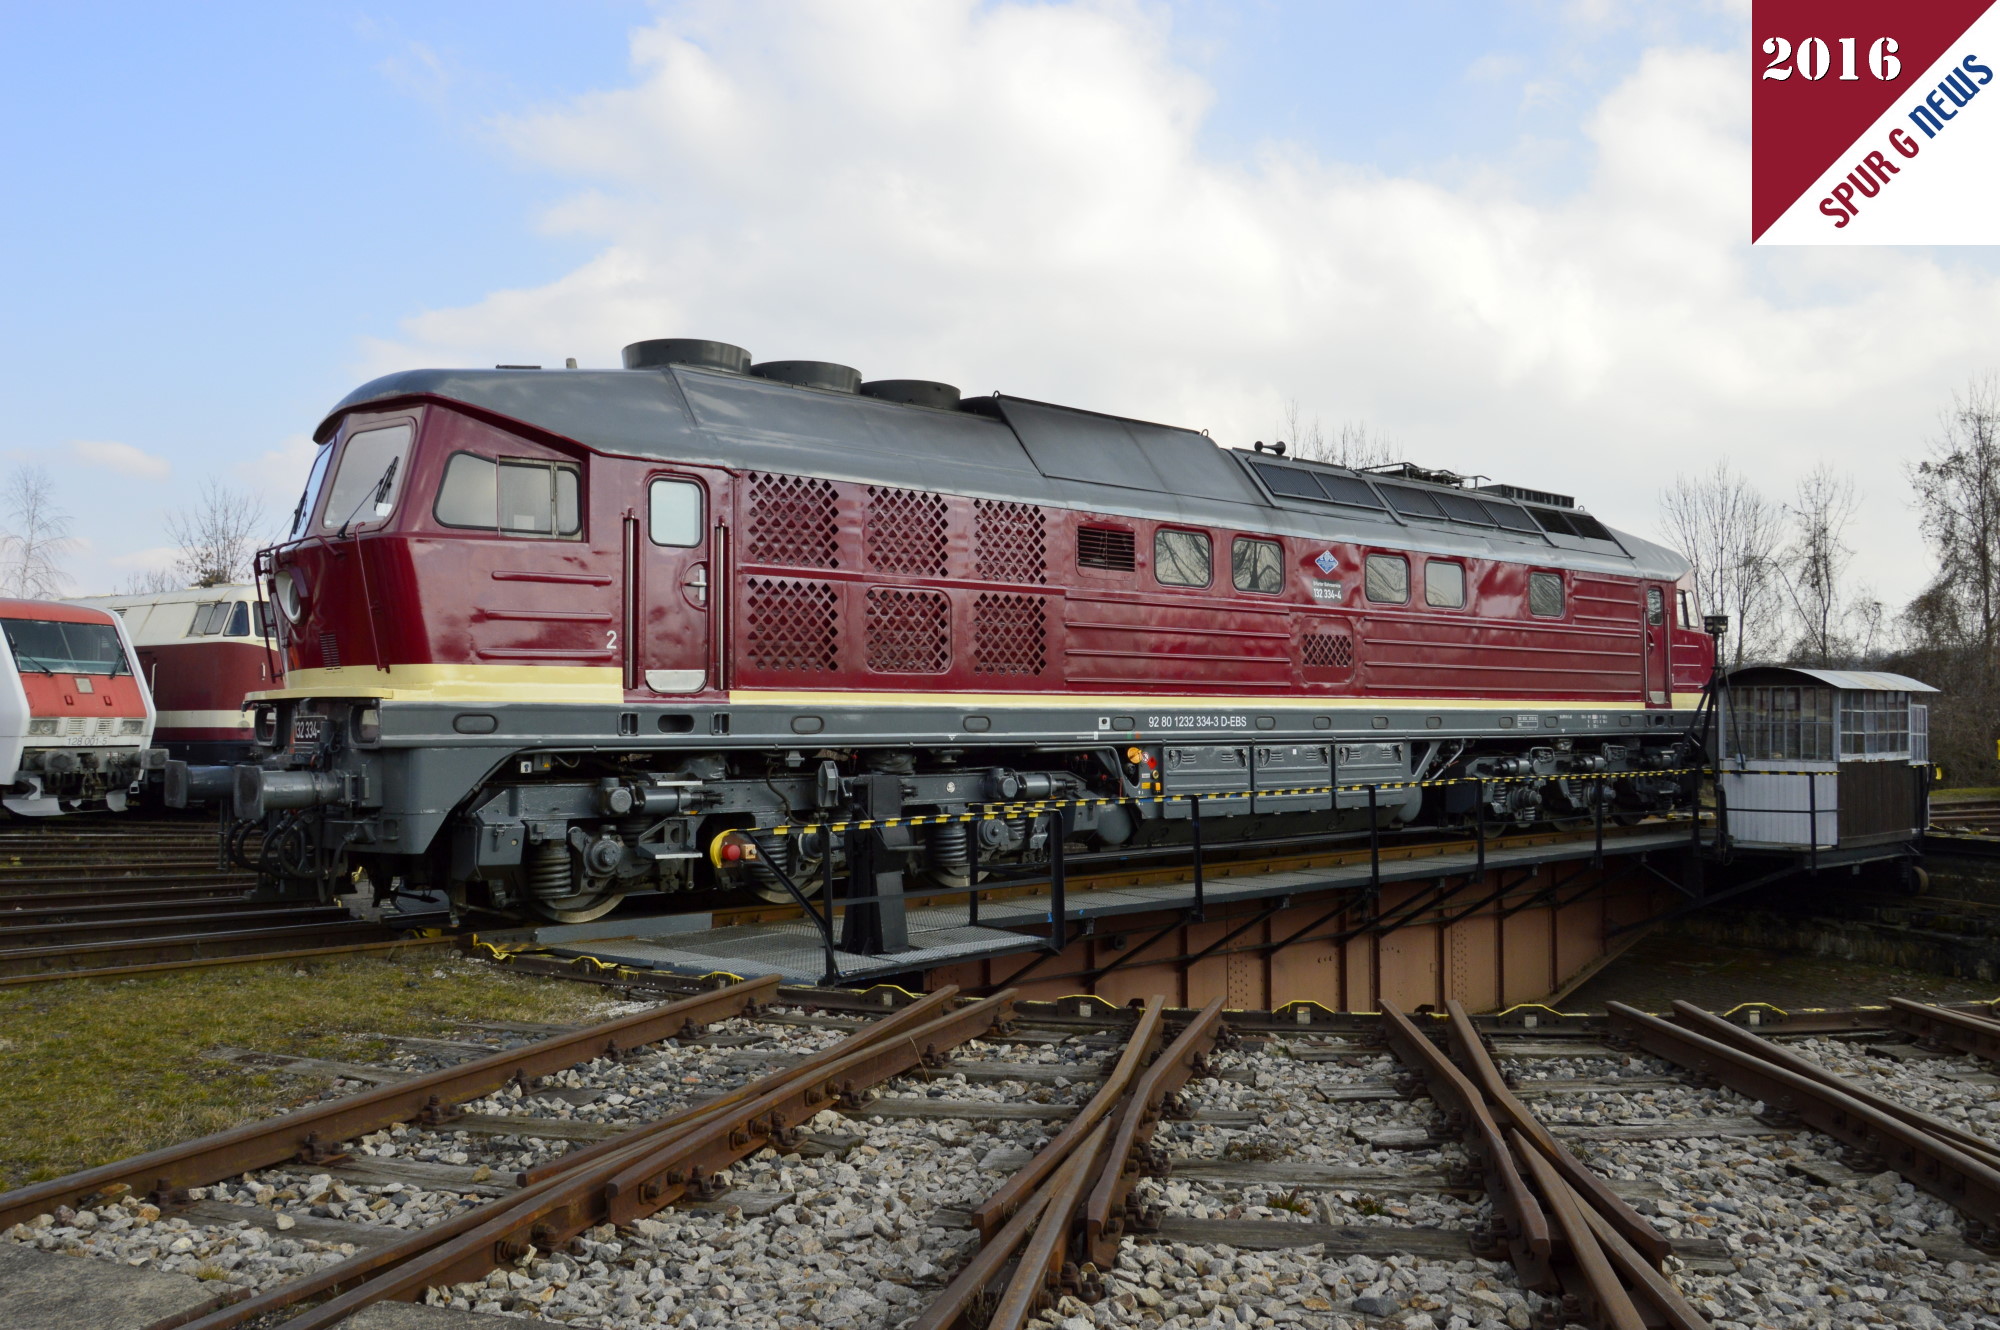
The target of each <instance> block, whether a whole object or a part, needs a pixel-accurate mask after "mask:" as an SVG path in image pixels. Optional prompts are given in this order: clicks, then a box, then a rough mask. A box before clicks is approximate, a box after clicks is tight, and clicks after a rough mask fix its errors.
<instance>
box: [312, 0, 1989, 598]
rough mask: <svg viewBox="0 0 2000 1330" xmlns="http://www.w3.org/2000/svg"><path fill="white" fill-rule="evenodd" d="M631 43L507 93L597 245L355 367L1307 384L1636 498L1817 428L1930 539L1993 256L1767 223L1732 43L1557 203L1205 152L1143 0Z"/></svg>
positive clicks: (1910, 557) (1864, 484)
mask: <svg viewBox="0 0 2000 1330" xmlns="http://www.w3.org/2000/svg"><path fill="white" fill-rule="evenodd" d="M1593 8H1601V6H1596V7H1594V6H1592V5H1590V4H1584V5H1582V6H1580V7H1579V13H1578V17H1579V18H1580V19H1582V20H1584V21H1589V19H1590V15H1591V13H1592V11H1593ZM633 58H634V64H635V76H634V80H633V82H632V83H631V85H630V86H628V87H624V88H619V89H615V90H609V91H603V92H598V93H595V94H592V95H589V96H586V97H583V98H580V99H578V100H577V101H575V102H574V103H572V104H570V105H568V106H565V107H562V108H558V109H552V110H547V111H544V112H541V113H537V114H533V115H526V116H522V117H520V118H517V119H514V120H510V121H507V122H505V123H503V124H501V125H500V126H498V132H499V133H500V135H501V136H502V138H503V139H504V141H505V142H507V143H508V144H510V145H512V146H513V147H514V148H515V149H516V150H517V151H518V152H519V153H520V154H522V155H523V156H524V157H525V158H527V159H529V160H531V161H533V162H535V163H538V164H540V165H542V166H544V167H547V168H549V169H551V170H554V171H558V172H562V173H566V174H568V175H571V176H573V177H575V178H576V179H577V181H578V187H577V190H576V192H575V193H574V195H573V196H572V197H570V198H569V199H567V200H566V201H565V202H563V203H561V204H560V205H558V206H557V207H555V208H554V209H553V210H552V211H551V212H550V213H549V215H548V216H547V218H546V224H547V225H548V226H549V227H551V228H552V229H555V230H558V231H565V232H573V233H580V234H585V235H588V236H591V237H594V238H597V239H598V240H599V241H600V243H601V248H600V250H599V252H598V253H597V254H596V255H595V257H593V258H592V259H591V260H590V261H589V262H587V263H585V264H584V265H583V266H581V267H579V268H578V269H576V270H575V271H573V272H571V273H569V274H567V275H566V276H564V277H562V278H561V279H559V280H557V281H555V282H552V283H549V284H548V285H546V286H541V287H536V288H532V289H524V290H508V291H499V292H495V293H494V294H492V295H491V296H489V297H488V298H486V299H485V300H483V301H481V302H479V303H478V304H476V305H473V306H471V307H468V308H463V309H451V310H439V311H433V312H430V313H427V314H423V315H420V316H418V317H416V318H413V319H411V320H409V321H408V323H407V324H406V325H405V327H404V329H403V336H402V337H401V338H400V339H399V340H398V341H396V342H393V343H389V342H379V343H373V344H371V345H369V346H368V347H367V348H366V352H365V354H366V357H367V359H368V360H369V361H370V368H374V369H389V368H400V367H406V366H408V365H411V364H414V363H459V364H474V365H478V364H492V363H496V362H499V361H523V360H525V361H539V362H540V363H544V364H551V363H553V364H560V363H562V357H564V356H566V355H577V356H580V357H582V358H583V359H584V362H585V363H615V356H616V348H617V347H618V346H619V345H620V344H621V343H623V342H626V341H632V340H637V339H639V338H643V337H657V336H675V335H679V336H700V337H717V338H722V339H725V340H730V341H735V342H739V343H742V344H744V345H746V346H748V347H750V348H751V349H752V351H754V352H755V353H757V355H758V356H759V357H760V358H766V359H778V358H789V357H810V358H823V359H833V360H840V361H844V362H846V363H850V364H854V365H857V366H859V367H860V368H862V369H863V370H864V371H866V372H868V373H869V374H870V375H871V376H881V377H905V376H908V377H929V378H940V379H945V380H948V381H952V382H956V383H958V384H960V385H962V386H963V387H964V388H965V389H967V390H968V391H971V392H984V391H988V390H991V389H993V388H1005V389H1006V390H1008V391H1010V392H1016V393H1021V394H1024V395H1027V396H1033V397H1041V398H1045V399H1050V400H1056V401H1064V402H1070V403H1074V404H1076V405H1079V406H1087V407H1091V408H1095V409H1100V410H1109V411H1117V412H1122V413H1127V414H1131V415H1137V416H1142V417H1149V418H1154V419H1163V420H1170V421H1175V422H1178V423H1183V424H1189V425H1193V426H1198V427H1200V426H1205V427H1208V428H1210V429H1211V430H1212V431H1213V432H1214V434H1215V435H1216V437H1217V438H1218V439H1220V440H1222V441H1224V442H1230V443H1242V444H1247V443H1248V442H1249V441H1250V440H1251V439H1252V438H1259V437H1262V438H1269V437H1272V432H1273V430H1274V429H1275V427H1276V422H1277V420H1278V419H1279V416H1280V413H1281V409H1282V403H1283V402H1285V401H1286V400H1287V399H1290V398H1298V399H1300V400H1302V401H1303V402H1304V403H1306V405H1307V409H1308V411H1309V412H1310V411H1314V410H1317V411H1319V412H1321V413H1323V414H1324V415H1325V416H1326V417H1327V418H1328V419H1329V421H1330V422H1331V421H1339V420H1343V419H1345V420H1362V419H1365V420H1367V421H1368V422H1370V423H1371V424H1372V425H1373V426H1375V427H1377V428H1379V429H1382V430H1384V431H1385V432H1386V433H1388V434H1389V435H1390V436H1391V437H1392V438H1394V439H1395V440H1397V441H1398V442H1399V443H1400V444H1401V445H1402V447H1403V451H1404V452H1405V453H1406V454H1407V455H1408V456H1409V457H1410V459H1411V460H1414V461H1420V462H1426V463H1429V464H1432V465H1442V466H1449V467H1453V468H1455V469H1458V470H1463V471H1474V472H1481V473H1485V474H1487V475H1490V476H1494V477H1496V478H1502V479H1511V480H1515V481H1517V482H1519V483H1523V484H1528V485H1534V486H1537V487H1541V488H1548V489H1555V490H1560V491H1564V492H1570V493H1574V494H1576V495H1578V496H1579V497H1580V498H1581V499H1582V501H1583V502H1584V503H1585V504H1587V505H1588V506H1590V507H1591V508H1592V509H1594V510H1595V511H1597V512H1599V513H1600V514H1602V515H1604V516H1606V517H1607V518H1608V519H1609V520H1611V521H1613V522H1614V523H1617V524H1620V525H1624V526H1627V527H1630V528H1635V529H1639V530H1642V531H1643V530H1650V529H1653V527H1654V525H1655V517H1656V507H1655V503H1656V494H1657V492H1658V490H1659V488H1660V486H1661V485H1662V484H1663V483H1664V482H1665V481H1667V480H1669V479H1671V477H1672V475H1673V473H1674V472H1676V471H1680V470H1690V471H1691V470H1695V469H1700V468H1705V467H1706V466H1707V465H1709V464H1710V463H1711V462H1712V461H1713V460H1715V459H1717V458H1722V457H1728V458H1730V459H1732V460H1734V461H1735V462H1736V463H1737V464H1738V465H1739V466H1740V467H1742V468H1743V469H1745V470H1748V471H1750V472H1751V473H1752V474H1754V475H1756V476H1757V477H1758V478H1759V479H1760V480H1762V481H1763V482H1764V483H1766V484H1767V486H1768V487H1769V488H1770V489H1772V490H1773V491H1774V492H1783V491H1785V490H1787V489H1788V488H1789V486H1790V484H1791V482H1792V480H1793V478H1794V477H1796V476H1797V475H1799V474H1801V473H1803V472H1804V471H1805V470H1807V469H1808V468H1809V467H1810V466H1811V465H1813V464H1814V463H1815V462H1817V461H1819V460H1821V459H1826V460H1830V461H1832V462H1834V463H1835V464H1836V465H1838V466H1841V467H1843V468H1845V469H1847V470H1848V471H1850V472H1851V473H1853V474H1854V475H1855V476H1856V477H1857V479H1858V480H1859V481H1860V484H1861V488H1862V489H1863V491H1864V492H1865V493H1866V494H1867V495H1868V499H1867V502H1866V507H1865V509H1864V513H1863V519H1862V522H1861V524H1860V527H1859V528H1858V529H1857V531H1856V532H1855V533H1854V535H1855V543H1856V544H1857V545H1860V546H1861V547H1863V548H1867V549H1869V550H1870V551H1871V556H1872V557H1871V558H1870V559H1869V560H1868V562H1867V570H1868V575H1869V576H1870V577H1871V578H1872V579H1873V580H1874V581H1875V582H1876V584H1877V585H1878V587H1879V588H1880V589H1882V590H1884V591H1887V592H1889V593H1891V594H1893V595H1894V596H1896V597H1898V598H1900V597H1905V596H1907V595H1908V594H1910V593H1911V592H1912V591H1914V590H1915V589H1916V586H1917V585H1918V583H1919V582H1920V580H1921V578H1922V576H1923V574H1924V560H1923V558H1922V555H1921V552H1920V551H1919V550H1917V549H1916V547H1915V543H1914V540H1913V531H1914V523H1913V522H1912V520H1911V517H1910V514H1909V512H1908V511H1907V506H1906V502H1905V497H1904V496H1905V495H1906V493H1907V489H1906V487H1905V486H1904V485H1903V483H1902V481H1901V477H1900V474H1899V473H1898V470H1897V467H1896V459H1898V458H1899V457H1907V456H1910V455H1913V454H1914V453H1915V452H1916V451H1917V450H1918V449H1919V448H1920V447H1921V443H1922V440H1923V438H1924V437H1925V436H1926V434H1927V433H1928V432H1929V429H1930V426H1931V422H1932V421H1933V419H1934V417H1935V413H1936V410H1937V408H1938V407H1939V406H1941V405H1943V404H1944V403H1945V401H1946V400H1947V398H1948V395H1949V392H1950V390H1951V389H1952V388H1954V387H1956V386H1958V385H1961V384H1963V383H1964V382H1965V381H1966V379H1967V378H1968V377H1969V376H1970V375H1971V374H1972V373H1973V372H1975V371H1977V370H1981V369H1984V368H1987V367H1989V366H1990V360H1989V359H1988V357H1987V355H1986V353H1985V352H1984V350H1983V348H1985V347H1987V346H1989V345H1990V337H1989V329H1990V322H1991V315H1990V311H1991V310H1992V308H1993V307H1994V299H1995V296H1996V291H1995V286H1996V283H1995V282H1994V280H1993V279H1992V278H1991V277H1990V276H1988V275H1986V274H1984V273H1981V272H1976V271H1971V272H1968V271H1953V270H1949V269H1947V268H1946V267H1945V266H1944V264H1943V262H1942V261H1941V260H1940V259H1939V258H1937V257H1936V256H1935V255H1932V254H1925V253H1919V252H1902V251H1872V252H1861V251H1819V252H1812V253H1804V252H1769V251H1760V252H1753V251H1752V250H1751V249H1750V248H1749V246H1748V243H1747V241H1748V234H1749V200H1748V180H1749V162H1748V118H1749V117H1748V94H1747V89H1746V87H1745V83H1744V74H1743V67H1742V59H1741V53H1740V51H1736V50H1727V51H1720V50H1708V49H1689V48H1678V47H1656V48H1655V49H1652V50H1650V51H1648V52H1647V53H1646V55H1645V56H1644V58H1643V59H1642V60H1641V61H1640V62H1639V63H1638V65H1637V66H1636V67H1635V68H1634V69H1632V70H1631V71H1630V73H1629V74H1628V75H1627V76H1626V77H1625V78H1624V79H1623V81H1622V82H1621V83H1620V84H1619V85H1618V86H1617V87H1616V88H1615V89H1614V90H1612V91H1611V92H1610V93H1609V94H1608V95H1606V96H1605V97H1604V98H1603V100H1602V101H1601V102H1600V103H1599V105H1598V106H1597V107H1596V108H1595V110H1594V112H1593V113H1592V114H1591V115H1590V116H1589V117H1588V118H1587V120H1586V121H1585V123H1584V126H1583V132H1584V134H1585V136H1586V138H1587V141H1588V147H1589V150H1590V151H1591V152H1592V153H1593V154H1594V163H1593V166H1592V168H1591V170H1590V172H1589V173H1588V175H1587V183H1586V184H1585V185H1584V187H1583V188H1582V189H1580V190H1578V191H1577V192H1575V193H1574V194H1572V195H1570V196H1567V197H1563V198H1559V199H1553V200H1551V199H1538V198H1533V197H1528V196H1525V195H1523V194H1522V193H1521V192H1519V191H1518V190H1517V189H1516V188H1515V187H1514V186H1513V184H1512V183H1511V182H1510V180H1509V179H1508V177H1507V176H1506V175H1505V174H1504V171H1503V169H1502V168H1501V167H1500V166H1498V165H1496V166H1494V167H1492V168H1490V169H1487V170H1484V171H1480V170H1474V171H1470V172H1463V173H1461V174H1460V175H1459V176H1458V177H1457V178H1455V179H1454V180H1453V181H1451V182H1449V183H1438V182H1435V181H1432V180H1428V179H1420V178H1415V177H1397V176H1390V175H1384V174H1382V173H1379V172H1376V171H1372V170H1365V169H1360V168H1357V167H1354V166H1352V165H1349V164H1346V163H1342V162H1340V161H1334V160H1326V159H1323V158H1320V157H1316V156H1313V155H1311V154H1309V153H1307V152H1305V151H1304V150H1302V149H1299V148H1296V147H1286V148H1282V149H1281V148H1277V147H1272V148H1269V149H1266V150H1265V151H1264V152H1263V153H1262V154H1261V155H1259V156H1257V157H1256V158H1255V159H1253V160H1219V159H1215V158H1212V157H1208V156H1205V155H1204V154H1203V152H1202V151H1201V150H1200V149H1199V148H1198V146H1197V133H1198V130H1199V128H1200V125H1201V122H1202V118H1203V116H1204V114H1205V112H1206V111H1207V109H1208V106H1209V103H1210V99H1211V97H1212V92H1211V90H1210V89H1209V88H1208V87H1207V86H1206V85H1205V84H1204V83H1203V82H1202V81H1201V80H1200V79H1199V78H1198V77H1197V76H1195V75H1194V74H1193V73H1192V72H1190V71H1189V70H1188V69H1187V68H1184V67H1182V66H1181V65H1179V64H1177V63H1176V61H1175V59H1174V55H1173V51H1172V47H1171V44H1170V42H1169V40H1168V33H1167V32H1166V31H1165V29H1164V27H1163V24H1162V20H1161V19H1159V18H1158V17H1157V16H1156V15H1155V14H1154V13H1153V12H1152V11H1147V10H1140V9H1136V8H1132V7H1130V6H1126V5H1119V4H1104V5H1080V6H1067V7H1058V6H1040V5H1036V6H1019V5H1007V4H996V5H978V4H974V3H971V0H959V2H958V3H952V4H934V5H926V6H908V5H902V4H890V3H885V4H880V5H874V6H869V5H855V4H803V3H789V2H787V3H777V0H770V2H768V3H762V4H753V3H743V4H732V5H727V6H720V5H717V6H711V7H706V8H698V9H695V10H692V11H690V12H689V13H688V14H686V15H681V16H677V17H670V18H666V19H663V20H661V21H660V22H658V23H657V24H655V25H654V26H652V27H649V28H645V29H642V30H640V31H639V32H637V33H636V34H635V35H634V38H633ZM290 446H292V445H288V447H290ZM297 455H298V457H299V458H300V459H303V458H304V457H305V456H306V454H305V453H303V452H302V451H298V453H297ZM298 470H299V474H301V475H302V474H303V466H302V465H301V466H300V467H299V468H298Z"/></svg>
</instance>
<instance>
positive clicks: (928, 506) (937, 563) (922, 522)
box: [861, 485, 946, 577]
mask: <svg viewBox="0 0 2000 1330" xmlns="http://www.w3.org/2000/svg"><path fill="white" fill-rule="evenodd" d="M945 534H946V509H945V502H944V500H943V499H942V498H939V497H938V496H937V495H935V494H926V493H924V492H923V491H922V490H899V489H887V488H885V487H883V486H880V485H870V486H869V487H868V520H867V523H866V525H865V526H864V528H863V535H862V542H861V543H862V548H863V550H864V552H865V553H866V554H867V556H868V566H869V567H870V568H871V569H873V570H874V571H876V572H878V573H908V574H910V575H911V576H913V577H943V576H944V560H945Z"/></svg>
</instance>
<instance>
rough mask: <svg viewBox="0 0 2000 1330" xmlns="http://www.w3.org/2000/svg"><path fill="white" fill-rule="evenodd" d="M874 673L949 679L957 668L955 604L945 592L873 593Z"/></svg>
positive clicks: (870, 604)
mask: <svg viewBox="0 0 2000 1330" xmlns="http://www.w3.org/2000/svg"><path fill="white" fill-rule="evenodd" d="M866 628H867V630H866V634H865V636H866V638H867V644H868V645H867V653H868V668H869V669H871V670H876V671H879V672H881V673H884V674H943V673H944V672H945V671H946V670H948V669H950V668H951V604H950V602H949V601H947V600H946V599H945V596H944V593H943V592H942V591H916V590H912V589H910V588H907V587H886V586H874V587H869V588H868V613H867V625H866Z"/></svg>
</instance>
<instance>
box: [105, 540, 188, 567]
mask: <svg viewBox="0 0 2000 1330" xmlns="http://www.w3.org/2000/svg"><path fill="white" fill-rule="evenodd" d="M180 557H181V550H180V546H178V545H155V546H153V547H152V548H150V549H143V550H133V551H131V552H130V553H127V554H113V555H109V556H107V557H106V558H104V559H103V560H102V561H101V562H103V563H104V565H105V566H106V567H109V568H115V569H117V570H118V571H120V572H127V573H143V572H151V571H153V570H154V569H156V568H157V569H160V570H162V571H165V570H168V569H171V568H172V567H173V566H174V565H175V564H176V563H177V562H179V560H180Z"/></svg>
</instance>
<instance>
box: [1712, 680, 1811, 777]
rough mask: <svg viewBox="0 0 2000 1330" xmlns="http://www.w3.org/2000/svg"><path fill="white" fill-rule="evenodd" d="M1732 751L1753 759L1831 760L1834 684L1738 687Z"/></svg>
mask: <svg viewBox="0 0 2000 1330" xmlns="http://www.w3.org/2000/svg"><path fill="white" fill-rule="evenodd" d="M1728 696H1729V700H1728V717H1729V741H1728V742H1729V752H1730V755H1731V756H1734V757H1740V758H1746V759H1748V760H1750V761H1753V762H1831V761H1832V760H1833V690H1832V689H1831V688H1799V687H1792V686H1783V687H1775V688H1732V689H1730V690H1729V695H1728Z"/></svg>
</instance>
